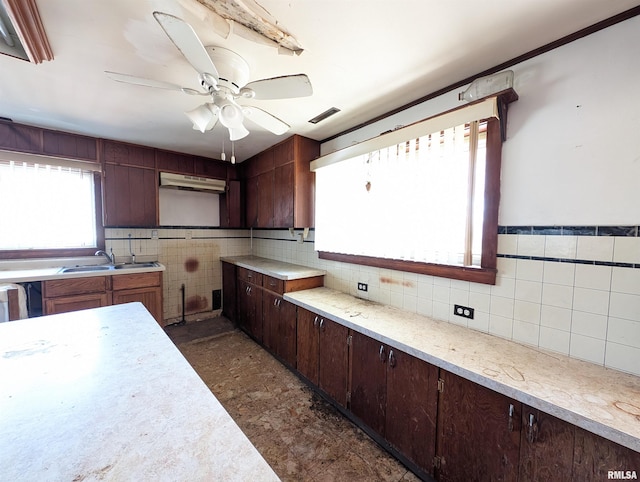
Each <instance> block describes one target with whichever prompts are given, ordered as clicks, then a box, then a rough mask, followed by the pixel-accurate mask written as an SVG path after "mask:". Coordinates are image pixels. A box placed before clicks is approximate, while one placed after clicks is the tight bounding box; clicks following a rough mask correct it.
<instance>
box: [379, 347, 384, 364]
mask: <svg viewBox="0 0 640 482" xmlns="http://www.w3.org/2000/svg"><path fill="white" fill-rule="evenodd" d="M378 356H379V357H380V361H381V362H382V363H384V362H385V356H384V345H380V352H379V353H378Z"/></svg>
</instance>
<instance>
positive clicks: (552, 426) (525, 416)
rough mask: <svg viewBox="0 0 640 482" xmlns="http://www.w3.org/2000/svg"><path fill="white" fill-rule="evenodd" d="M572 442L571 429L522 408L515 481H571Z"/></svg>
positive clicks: (564, 423) (536, 412)
mask: <svg viewBox="0 0 640 482" xmlns="http://www.w3.org/2000/svg"><path fill="white" fill-rule="evenodd" d="M574 440H575V426H574V425H572V424H570V423H569V422H565V421H564V420H560V419H559V418H556V417H553V416H552V415H549V414H547V413H545V412H541V411H540V410H537V409H535V408H531V407H529V406H527V405H523V406H522V430H521V434H520V469H519V479H518V480H520V481H521V482H527V481H531V482H537V481H540V480H572V471H573V447H574Z"/></svg>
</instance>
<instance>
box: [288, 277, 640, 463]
mask: <svg viewBox="0 0 640 482" xmlns="http://www.w3.org/2000/svg"><path fill="white" fill-rule="evenodd" d="M284 298H285V299H286V300H288V301H290V302H292V303H294V304H296V305H298V306H300V307H303V308H306V309H308V310H310V311H312V312H314V313H316V314H318V315H320V316H324V317H326V318H328V319H331V320H333V321H335V322H337V323H340V324H342V325H345V326H347V327H348V328H351V329H353V330H355V331H357V332H360V333H363V334H364V335H367V336H369V337H371V338H374V339H376V340H378V341H380V342H382V343H385V344H389V345H391V346H393V347H395V348H396V349H399V350H403V351H405V352H406V353H409V354H411V355H413V356H415V357H417V358H420V359H422V360H424V361H426V362H428V363H431V364H433V365H436V366H438V367H440V368H443V369H445V370H447V371H449V372H451V373H454V374H456V375H460V376H462V377H464V378H466V379H468V380H471V381H473V382H475V383H478V384H480V385H482V386H485V387H487V388H490V389H492V390H495V391H497V392H499V393H502V394H504V395H506V396H508V397H511V398H513V399H515V400H518V401H520V402H522V403H525V404H527V405H529V406H532V407H534V408H537V409H540V410H542V411H544V412H547V413H549V414H551V415H553V416H555V417H558V418H560V419H562V420H565V421H567V422H569V423H572V424H574V425H577V426H579V427H581V428H583V429H585V430H588V431H590V432H593V433H595V434H597V435H600V436H602V437H605V438H607V439H609V440H612V441H614V442H616V443H619V444H621V445H624V446H626V447H628V448H630V449H632V450H635V451H637V452H640V377H637V376H635V375H631V374H626V373H623V372H620V371H617V370H612V369H609V368H604V367H602V366H599V365H595V364H593V363H589V362H585V361H581V360H577V359H575V358H569V357H567V356H563V355H560V354H557V353H553V352H548V351H544V350H541V349H538V348H536V347H531V346H526V345H522V344H519V343H515V342H512V341H510V340H506V339H503V338H499V337H497V336H493V335H489V334H486V333H482V332H480V331H475V330H472V329H469V328H466V327H463V326H458V325H455V324H453V323H447V322H444V321H437V320H433V319H431V318H429V317H426V316H422V315H418V314H415V313H410V312H407V311H403V310H400V309H397V308H393V307H391V306H387V305H382V304H379V303H375V302H371V301H367V300H363V299H360V298H356V297H354V296H351V295H348V294H346V293H342V292H340V291H336V290H332V289H329V288H314V289H309V290H303V291H295V292H292V293H287V294H285V295H284Z"/></svg>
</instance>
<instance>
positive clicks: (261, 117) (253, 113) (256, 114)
mask: <svg viewBox="0 0 640 482" xmlns="http://www.w3.org/2000/svg"><path fill="white" fill-rule="evenodd" d="M242 113H243V114H244V116H245V119H249V120H251V121H253V122H255V123H256V124H258V125H259V126H260V127H262V128H264V129H266V130H268V131H270V132H273V133H274V134H276V135H278V136H279V135H281V134H284V133H285V132H287V131H288V130H289V127H290V126H289V125H288V124H286V123H284V122H282V121H281V120H280V119H278V118H277V117H275V116H273V115H271V114H269V113H268V112H266V111H264V110H262V109H260V108H258V107H254V106H248V105H245V106H242Z"/></svg>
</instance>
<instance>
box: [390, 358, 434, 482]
mask: <svg viewBox="0 0 640 482" xmlns="http://www.w3.org/2000/svg"><path fill="white" fill-rule="evenodd" d="M387 365H388V368H387V409H386V416H385V438H386V439H387V440H388V441H389V443H390V444H391V445H393V446H394V447H395V448H396V449H398V451H400V452H401V453H403V454H404V455H405V456H406V457H407V458H408V459H409V460H411V461H412V462H413V463H415V464H416V465H417V466H418V467H420V468H421V469H423V470H424V471H425V472H427V473H429V474H431V475H433V457H434V456H435V454H436V421H437V417H438V368H437V367H436V366H434V365H431V364H429V363H427V362H425V361H422V360H420V359H418V358H416V357H414V356H411V355H409V354H407V353H404V352H402V351H400V350H397V349H395V348H389V355H388V357H387Z"/></svg>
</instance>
